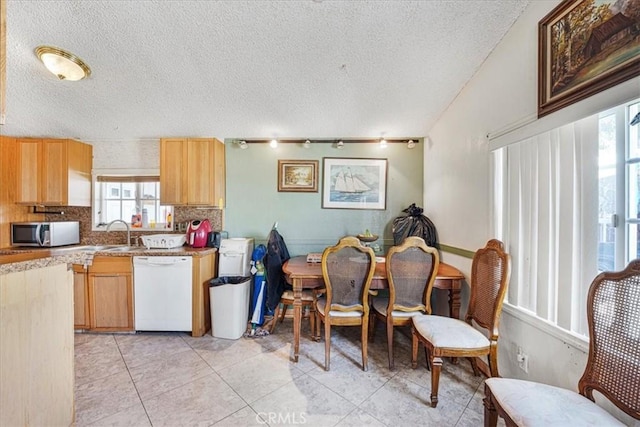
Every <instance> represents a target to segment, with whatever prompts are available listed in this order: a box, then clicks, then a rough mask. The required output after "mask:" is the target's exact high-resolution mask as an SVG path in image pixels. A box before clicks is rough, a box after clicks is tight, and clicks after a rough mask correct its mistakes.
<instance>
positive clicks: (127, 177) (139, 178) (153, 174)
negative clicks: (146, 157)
mask: <svg viewBox="0 0 640 427" xmlns="http://www.w3.org/2000/svg"><path fill="white" fill-rule="evenodd" d="M101 177H107V178H106V179H101ZM109 177H113V178H116V179H114V180H113V181H109V179H108V178H109ZM147 177H148V178H152V179H150V180H145V178H147ZM119 179H121V180H122V181H120V182H135V183H137V184H139V185H140V186H142V183H145V182H157V185H158V187H157V194H156V196H157V197H156V198H154V199H153V200H154V201H155V203H158V206H159V209H167V214H169V213H170V214H171V216H172V217H173V216H174V208H173V206H167V205H162V203H161V201H160V187H159V185H160V178H159V171H158V170H156V169H154V170H139V169H127V170H124V169H117V170H116V169H96V170H94V171H93V173H92V180H91V181H92V189H93V203H92V208H91V229H92V231H106V226H107V223H106V220H104V219H103V218H101V217H100V212H101V211H102V210H103V207H104V204H105V203H106V200H107V199H106V198H105V197H104V196H103V194H102V193H103V191H102V188H103V184H105V183H108V182H118V181H119ZM118 199H119V200H120V204H121V206H122V200H123V196H122V195H120V197H119V198H118ZM135 200H136V206H142V200H144V199H143V198H142V197H141V192H139V191H136V198H135ZM149 200H151V199H149ZM159 213H160V212H158V214H159ZM123 215H124V214H123ZM124 216H125V217H124V218H120V219H122V220H124V221H125V222H127V224H128V225H129V227H130V228H131V230H135V231H162V230H165V231H171V230H168V229H167V228H166V226H167V223H166V220H165V221H156V223H155V227H133V226H132V224H131V217H129V216H128V215H124ZM159 217H160V216H158V218H159ZM150 222H151V221H150ZM111 229H112V230H126V226H125V225H124V224H122V223H121V222H117V223H114V224H113V226H112V228H111Z"/></svg>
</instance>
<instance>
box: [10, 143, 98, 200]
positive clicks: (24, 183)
mask: <svg viewBox="0 0 640 427" xmlns="http://www.w3.org/2000/svg"><path fill="white" fill-rule="evenodd" d="M16 144H17V145H18V150H17V151H18V180H17V185H18V188H17V203H19V204H29V205H45V206H91V167H92V162H93V147H92V146H91V145H89V144H85V143H82V142H79V141H74V140H71V139H39V138H17V139H16Z"/></svg>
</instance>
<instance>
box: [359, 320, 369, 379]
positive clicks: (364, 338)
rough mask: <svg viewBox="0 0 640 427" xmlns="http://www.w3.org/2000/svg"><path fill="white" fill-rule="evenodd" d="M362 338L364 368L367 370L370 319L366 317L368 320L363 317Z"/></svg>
mask: <svg viewBox="0 0 640 427" xmlns="http://www.w3.org/2000/svg"><path fill="white" fill-rule="evenodd" d="M360 339H361V340H362V370H363V371H366V370H367V369H369V366H368V357H367V346H368V343H369V319H366V321H365V320H364V319H363V322H362V333H361V338H360Z"/></svg>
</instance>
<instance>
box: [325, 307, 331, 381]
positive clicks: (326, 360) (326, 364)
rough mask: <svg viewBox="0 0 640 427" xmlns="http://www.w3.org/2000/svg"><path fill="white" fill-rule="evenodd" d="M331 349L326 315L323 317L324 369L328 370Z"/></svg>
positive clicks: (329, 324)
mask: <svg viewBox="0 0 640 427" xmlns="http://www.w3.org/2000/svg"><path fill="white" fill-rule="evenodd" d="M330 351H331V323H329V319H328V318H327V317H325V318H324V370H325V371H328V370H329V368H330V366H329V363H330V354H329V352H330Z"/></svg>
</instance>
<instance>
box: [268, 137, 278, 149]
mask: <svg viewBox="0 0 640 427" xmlns="http://www.w3.org/2000/svg"><path fill="white" fill-rule="evenodd" d="M269 146H270V147H271V148H278V140H277V139H275V138H274V139H272V140H271V142H270V143H269Z"/></svg>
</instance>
